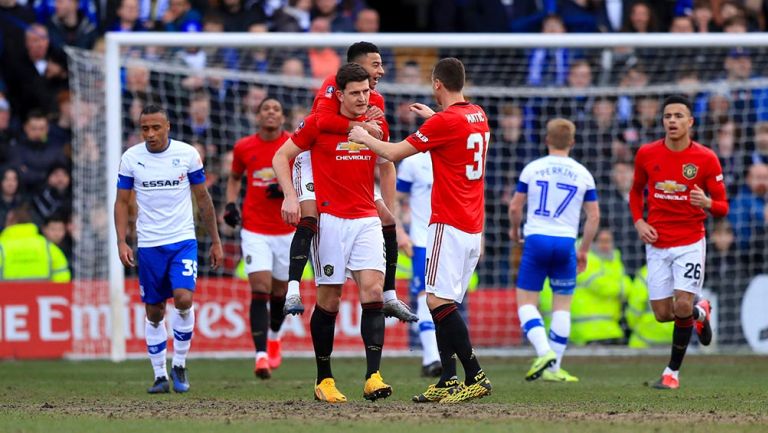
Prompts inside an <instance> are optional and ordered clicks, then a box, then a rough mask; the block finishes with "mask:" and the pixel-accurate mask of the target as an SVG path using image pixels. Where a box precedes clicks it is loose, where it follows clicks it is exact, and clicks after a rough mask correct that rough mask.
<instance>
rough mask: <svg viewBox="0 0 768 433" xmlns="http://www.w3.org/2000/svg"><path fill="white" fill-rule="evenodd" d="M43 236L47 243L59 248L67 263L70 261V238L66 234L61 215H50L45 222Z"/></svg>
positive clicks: (65, 226)
mask: <svg viewBox="0 0 768 433" xmlns="http://www.w3.org/2000/svg"><path fill="white" fill-rule="evenodd" d="M42 233H43V236H45V238H46V239H48V242H50V243H52V244H54V245H56V246H57V247H59V249H60V250H61V252H62V253H64V257H66V258H67V261H70V260H72V237H71V236H70V235H69V233H67V220H66V219H65V218H64V217H63V216H61V215H52V216H51V217H50V218H48V219H47V220H45V223H44V224H43V228H42Z"/></svg>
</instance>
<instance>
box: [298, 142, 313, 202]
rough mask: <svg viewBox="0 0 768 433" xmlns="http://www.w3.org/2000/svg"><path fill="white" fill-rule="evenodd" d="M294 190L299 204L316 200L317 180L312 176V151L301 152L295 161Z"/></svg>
mask: <svg viewBox="0 0 768 433" xmlns="http://www.w3.org/2000/svg"><path fill="white" fill-rule="evenodd" d="M293 189H295V190H296V195H297V196H298V198H299V203H301V202H303V201H307V200H315V179H314V176H313V175H312V154H311V153H310V151H308V150H307V151H304V152H301V153H300V154H299V155H298V156H297V157H296V159H295V160H294V161H293Z"/></svg>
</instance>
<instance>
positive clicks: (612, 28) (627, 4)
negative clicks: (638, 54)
mask: <svg viewBox="0 0 768 433" xmlns="http://www.w3.org/2000/svg"><path fill="white" fill-rule="evenodd" d="M633 3H634V1H633V0H620V1H600V2H597V5H596V7H597V12H596V13H597V27H598V30H599V31H601V32H603V33H615V32H620V31H621V30H622V27H623V26H624V23H625V22H627V20H628V18H629V11H630V9H631V8H632V4H633Z"/></svg>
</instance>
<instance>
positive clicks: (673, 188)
mask: <svg viewBox="0 0 768 433" xmlns="http://www.w3.org/2000/svg"><path fill="white" fill-rule="evenodd" d="M656 189H658V190H660V191H664V192H666V193H675V192H685V191H686V190H687V189H688V187H687V186H685V185H683V184H680V183H677V182H675V181H674V180H665V181H664V182H656Z"/></svg>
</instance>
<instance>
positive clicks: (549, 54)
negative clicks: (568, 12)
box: [528, 15, 579, 86]
mask: <svg viewBox="0 0 768 433" xmlns="http://www.w3.org/2000/svg"><path fill="white" fill-rule="evenodd" d="M541 31H542V33H546V34H563V33H565V25H563V20H562V19H561V18H560V17H559V16H557V15H550V16H548V17H546V18H544V21H542V23H541ZM577 57H579V54H578V52H577V51H575V50H572V49H570V48H534V49H533V50H532V51H531V53H530V56H529V58H528V84H529V85H532V86H563V85H565V83H566V78H567V77H568V67H569V65H570V63H571V61H572V60H573V59H574V58H577Z"/></svg>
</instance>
